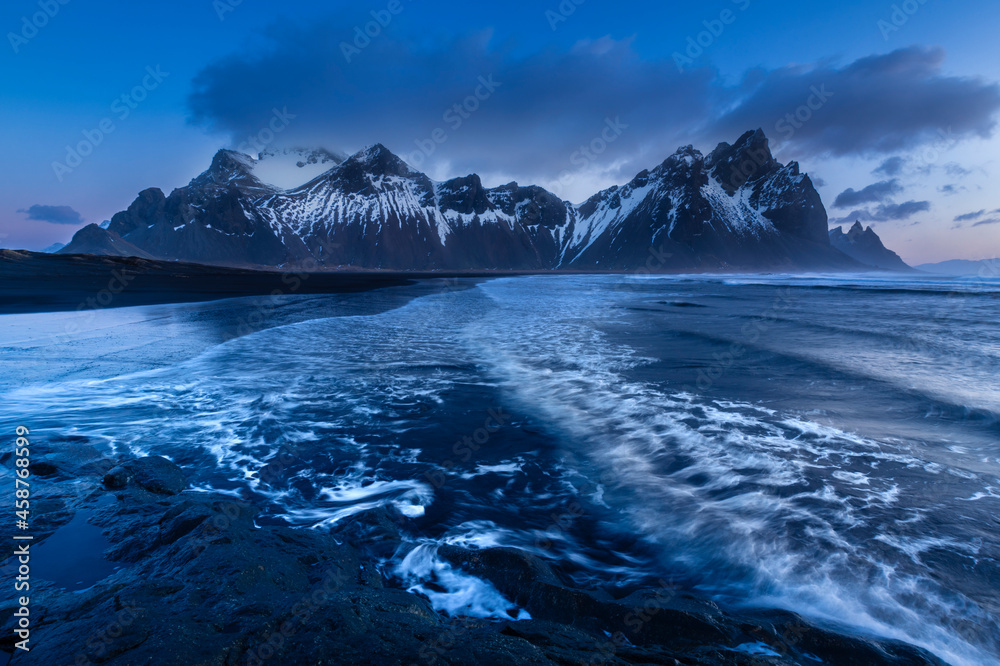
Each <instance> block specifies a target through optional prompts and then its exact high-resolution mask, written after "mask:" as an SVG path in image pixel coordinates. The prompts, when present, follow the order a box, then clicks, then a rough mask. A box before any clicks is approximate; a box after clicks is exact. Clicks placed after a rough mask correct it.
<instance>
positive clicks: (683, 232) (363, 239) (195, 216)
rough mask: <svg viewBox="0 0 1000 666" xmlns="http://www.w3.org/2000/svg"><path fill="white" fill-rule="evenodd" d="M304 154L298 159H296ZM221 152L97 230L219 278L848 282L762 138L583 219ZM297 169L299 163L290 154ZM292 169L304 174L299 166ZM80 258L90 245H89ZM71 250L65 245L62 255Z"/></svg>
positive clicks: (349, 168) (541, 205)
mask: <svg viewBox="0 0 1000 666" xmlns="http://www.w3.org/2000/svg"><path fill="white" fill-rule="evenodd" d="M300 155H301V153H299V154H298V156H300ZM275 157H281V158H282V159H286V161H287V158H288V157H289V156H288V154H287V153H285V154H283V155H272V156H268V155H266V154H262V155H261V159H260V160H255V159H253V158H251V157H249V156H247V155H242V154H240V153H235V152H232V151H225V150H224V151H220V152H219V153H218V154H217V155H216V156H215V158H214V160H213V162H212V165H211V167H210V168H209V169H208V171H206V172H205V173H203V174H201V175H200V176H198V177H197V178H195V179H194V180H192V181H191V183H190V184H189V185H188V186H186V187H183V188H179V189H177V190H175V191H174V192H172V193H171V194H170V196H165V195H164V194H163V193H162V192H161V191H160V190H159V189H155V188H154V189H149V190H145V191H144V192H142V193H140V195H139V198H138V199H136V201H135V202H133V203H132V205H131V206H130V207H129V208H128V210H126V211H124V212H122V213H118V214H117V215H115V216H114V218H113V219H112V220H111V224H110V225H109V227H108V231H109V232H110V233H114V234H117V235H118V236H120V237H121V239H123V240H124V241H126V242H128V243H131V244H132V245H134V246H136V247H138V248H140V249H142V250H143V251H145V252H148V253H149V254H152V255H155V256H157V257H161V258H165V259H179V260H184V261H193V262H201V263H222V264H228V265H263V266H284V265H295V264H299V263H302V262H306V261H310V262H311V261H315V262H318V263H319V264H321V265H323V266H327V267H331V268H333V267H357V268H381V269H394V270H434V269H447V270H464V269H472V270H487V269H501V270H504V269H505V270H545V269H575V270H630V269H639V268H646V269H649V270H654V271H655V270H664V271H666V270H680V269H692V270H701V269H704V270H717V269H721V270H725V269H734V270H735V269H764V268H768V269H770V268H789V269H795V268H825V269H831V268H832V269H836V268H844V269H854V268H858V267H859V264H857V263H856V262H855V261H854V260H852V259H850V258H849V257H847V256H845V255H844V254H842V253H841V252H839V251H837V250H835V249H834V248H832V247H831V245H830V241H829V237H828V236H827V215H826V210H825V209H824V207H823V203H822V201H821V200H820V197H819V194H818V193H817V192H816V190H815V189H814V188H813V186H812V183H811V182H810V180H809V178H808V176H806V175H804V174H800V173H799V167H798V165H797V164H795V163H794V162H793V163H791V164H788V165H782V164H780V163H779V162H777V161H776V160H775V159H774V158H773V157H772V156H771V153H770V150H769V149H768V145H767V139H766V138H765V137H764V134H763V132H761V131H760V130H758V131H756V132H747V133H746V134H744V135H743V136H742V137H740V139H739V140H738V141H737V142H736V143H735V144H734V145H729V144H725V143H723V144H720V145H719V147H717V148H716V149H715V150H714V151H713V152H712V153H711V154H710V155H708V156H707V157H705V156H704V155H702V153H700V152H699V151H697V150H695V149H694V148H693V147H691V146H687V147H684V148H681V149H679V150H678V151H677V152H676V153H675V154H674V155H672V156H670V157H668V158H667V159H666V160H665V161H664V162H663V163H662V164H660V165H659V166H657V167H656V168H654V169H652V170H649V171H643V172H641V173H640V174H638V175H637V176H636V177H635V178H634V179H633V180H632V181H631V182H630V183H628V184H627V185H624V186H622V187H617V186H616V187H612V188H610V189H607V190H605V191H603V192H600V193H598V194H596V195H594V196H593V197H591V198H590V199H589V200H587V201H586V202H584V203H583V204H580V205H573V204H571V203H569V202H567V201H562V200H560V199H559V198H558V197H556V196H555V195H554V194H552V193H550V192H548V191H546V190H544V189H542V188H540V187H536V186H525V187H522V186H520V185H518V184H517V183H509V184H507V185H503V186H500V187H496V188H492V189H488V188H486V187H484V186H483V183H482V181H481V180H480V178H479V176H477V175H475V174H472V175H469V176H465V177H463V178H455V179H452V180H449V181H446V182H435V181H432V180H431V179H430V178H428V177H427V176H426V175H425V174H423V173H421V172H419V171H417V170H415V169H413V168H412V167H410V166H409V165H407V164H406V163H405V162H404V161H403V160H401V159H400V158H399V157H397V156H396V155H394V154H393V153H392V152H390V151H389V150H388V149H387V148H385V147H384V146H382V145H375V146H371V147H369V148H366V149H364V150H362V151H360V152H358V153H357V154H355V155H352V156H350V157H349V158H346V159H344V160H342V161H341V160H340V159H339V158H338V157H336V156H334V155H332V154H330V153H323V154H320V153H316V154H314V157H315V159H313V160H312V161H310V160H309V159H308V158H307V159H303V160H298V161H301V162H302V164H303V165H310V166H314V167H315V166H316V165H323V166H329V165H330V164H333V166H332V168H329V169H327V170H326V171H324V172H323V173H321V174H320V175H318V176H316V177H315V178H313V179H311V180H309V181H308V182H306V183H305V184H304V185H301V186H299V187H293V188H283V187H281V186H280V185H276V184H269V181H268V180H265V179H264V178H262V177H261V173H262V165H264V164H266V162H267V160H268V159H271V158H275ZM293 157H296V158H297V156H296V155H293ZM299 168H301V167H299ZM90 244H91V246H93V239H91V243H90ZM75 251H78V247H75V246H74V243H70V245H69V246H67V247H66V248H64V249H63V250H62V252H63V253H72V252H75Z"/></svg>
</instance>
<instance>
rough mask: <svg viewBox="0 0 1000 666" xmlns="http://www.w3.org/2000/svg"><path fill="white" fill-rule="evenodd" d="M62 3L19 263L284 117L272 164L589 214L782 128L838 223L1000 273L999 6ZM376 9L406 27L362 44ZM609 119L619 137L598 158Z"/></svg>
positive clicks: (12, 7) (26, 94) (38, 116)
mask: <svg viewBox="0 0 1000 666" xmlns="http://www.w3.org/2000/svg"><path fill="white" fill-rule="evenodd" d="M63 2H64V3H65V4H63ZM63 2H60V1H59V0H41V2H39V0H34V1H27V0H9V1H8V2H7V3H5V4H4V6H3V8H2V9H0V27H2V29H3V33H4V36H5V39H4V43H3V44H0V73H2V76H3V104H2V106H0V121H2V122H0V132H2V135H3V146H4V147H5V148H6V159H5V160H3V162H2V163H0V202H2V203H0V245H3V246H6V247H23V248H27V249H41V248H42V247H45V246H47V245H49V244H50V243H52V242H56V241H61V242H65V241H66V240H68V239H69V237H70V236H71V235H72V233H73V232H74V231H75V230H76V229H77V228H78V227H79V226H80V225H81V224H82V223H85V222H100V221H102V220H104V219H107V218H109V217H110V216H111V215H113V214H114V213H115V212H117V211H119V210H122V209H124V208H126V207H127V206H128V205H129V203H131V201H132V200H133V199H134V197H135V195H136V194H137V193H138V192H139V191H140V190H142V189H145V188H146V187H151V186H156V187H160V188H161V189H163V190H165V191H168V192H169V190H170V189H172V188H174V187H179V186H182V185H184V184H185V183H186V182H187V181H188V180H190V179H191V178H192V177H194V176H195V175H197V174H198V173H199V172H200V171H202V170H204V169H205V168H206V167H207V165H208V163H209V162H210V160H211V156H212V154H213V153H214V152H215V151H216V150H217V149H219V148H221V147H233V148H235V147H238V146H240V145H241V144H243V143H244V141H245V138H246V137H247V135H250V134H257V133H258V132H259V131H260V129H261V128H263V127H266V126H267V125H268V124H269V121H270V120H271V118H272V117H273V115H274V112H275V110H276V109H277V110H278V112H279V113H286V114H288V115H290V116H293V117H292V118H291V120H290V121H289V122H288V123H287V128H286V129H284V130H283V131H282V132H281V133H280V134H279V135H278V136H276V137H275V139H274V142H273V145H274V147H292V146H308V147H313V146H324V147H327V148H329V149H332V150H337V151H342V152H352V151H354V150H357V149H359V148H361V147H363V146H364V145H367V144H370V143H374V142H382V143H385V144H386V145H387V146H388V147H389V148H391V149H392V150H394V151H395V152H397V153H398V154H400V155H402V156H404V157H405V158H407V159H409V160H410V161H411V162H414V161H419V162H420V168H421V169H423V170H425V171H426V172H428V173H429V174H430V175H431V176H432V177H435V178H446V177H452V176H458V175H465V174H466V173H469V172H472V171H475V172H478V173H480V174H481V175H482V176H483V178H484V180H485V181H486V182H487V184H489V185H493V184H500V183H502V182H507V181H509V180H518V181H519V182H537V183H539V184H542V185H545V186H547V187H550V188H551V189H553V190H555V191H557V192H558V193H559V194H560V195H561V196H563V197H565V198H567V199H570V200H573V201H578V200H581V199H583V198H585V197H586V196H588V195H589V194H591V193H593V192H594V191H596V190H598V189H600V188H602V187H606V186H608V185H611V184H614V183H622V182H625V181H627V180H629V179H630V178H631V177H632V176H633V175H634V174H635V173H636V172H638V171H639V170H641V169H643V168H647V167H651V166H653V165H655V164H657V163H659V162H660V161H662V160H663V159H664V158H665V157H666V156H667V155H669V154H670V153H672V152H673V151H674V150H675V149H676V148H677V147H678V146H680V145H684V144H694V145H695V146H696V147H698V148H700V149H701V150H703V151H705V152H708V151H710V150H711V149H712V148H713V147H714V146H715V144H716V143H717V142H718V141H722V140H729V141H732V140H734V139H735V138H736V137H737V136H739V134H740V133H742V131H743V130H746V129H751V128H755V127H762V128H763V129H764V130H765V132H766V133H767V134H768V135H769V136H771V137H772V144H773V146H774V147H775V149H776V152H777V154H778V156H779V157H780V158H782V159H783V160H790V159H795V160H798V161H799V162H800V163H801V164H802V167H803V169H804V170H806V171H808V172H809V173H810V174H813V175H815V176H816V178H817V180H818V182H819V184H820V188H819V189H820V192H821V193H822V195H823V198H824V201H825V203H826V204H827V207H828V209H829V212H830V217H831V220H832V221H833V222H834V223H840V222H843V223H846V222H848V221H851V220H853V219H855V218H860V219H862V221H864V222H865V223H866V224H872V225H873V226H875V228H876V230H877V231H878V232H879V234H880V235H882V236H883V238H884V239H885V240H886V242H887V244H889V245H890V246H891V247H893V248H894V249H896V250H897V251H898V252H899V253H900V254H901V255H903V257H904V259H906V260H908V261H910V262H911V263H920V262H923V261H934V260H944V259H950V258H957V257H961V258H970V259H977V258H985V257H987V256H991V257H992V256H996V255H998V254H1000V212H998V211H1000V193H997V192H996V188H995V187H994V184H995V183H996V179H997V176H998V175H1000V174H998V169H1000V164H998V162H997V160H998V158H1000V139H998V137H997V136H996V132H995V123H996V120H997V119H998V112H1000V88H998V86H997V82H998V81H1000V64H998V60H997V58H996V57H995V56H996V48H995V40H996V36H995V31H996V26H998V25H1000V5H998V4H997V3H995V2H987V1H986V0H976V1H966V2H952V3H945V2H942V1H941V0H926V2H923V3H921V2H919V0H909V2H908V3H903V2H899V3H893V2H873V1H859V0H848V1H844V2H839V3H803V2H785V1H783V0H771V1H766V0H719V1H714V2H699V3H687V2H685V3H679V2H661V3H649V2H631V1H627V0H620V1H618V2H614V3H609V2H606V1H602V0H584V1H582V2H580V0H576V1H575V2H574V0H565V1H564V2H562V3H560V2H558V1H557V0H552V1H551V2H524V1H515V2H507V3H504V4H503V5H502V6H499V7H497V6H492V5H487V4H476V3H467V2H462V3H459V2H450V1H449V2H430V1H429V0H395V2H397V3H398V4H394V3H393V0H373V1H371V2H361V3H330V2H308V1H304V2H296V3H266V4H265V3H260V2H254V1H253V0H243V1H242V2H238V3H237V0H214V1H213V0H197V1H192V0H180V1H177V2H171V3H162V2H150V3H121V2H109V1H106V0H90V1H88V2H84V1H83V0H63ZM577 2H579V4H577ZM894 5H895V6H896V7H899V8H900V11H896V12H895V16H894V11H895V10H894ZM45 9H48V13H49V14H51V16H44V19H38V18H36V19H35V20H34V23H35V24H42V25H41V27H37V29H34V28H36V26H35V25H32V20H33V17H36V15H38V13H39V12H44V11H45ZM903 10H909V11H903ZM372 12H375V13H376V17H381V18H382V19H383V22H384V23H386V25H384V26H379V28H378V34H377V36H375V37H374V38H372V39H371V41H370V43H365V42H364V41H358V42H354V36H355V32H356V29H357V28H362V29H363V28H364V27H365V26H366V24H368V23H370V22H371V21H373V20H375V18H373V16H372ZM26 19H27V21H28V23H27V24H26V23H25V20H26ZM894 20H895V22H893V21H894ZM880 21H881V22H882V23H881V24H880ZM26 26H29V27H26ZM372 31H373V32H374V30H372ZM689 40H691V41H689ZM698 40H700V41H701V43H702V45H701V46H698V47H691V43H692V41H694V42H697V41H698ZM352 42H354V43H353V49H351V48H348V49H347V50H346V51H345V49H344V44H345V43H346V44H352ZM359 47H361V48H359ZM689 47H690V48H691V50H688V49H689ZM678 54H679V56H680V57H678ZM481 81H487V82H492V83H491V85H489V86H487V87H482V83H481ZM477 91H478V92H479V93H480V96H481V98H482V99H480V101H479V104H478V106H479V108H477V109H476V110H475V112H473V113H468V114H463V115H462V116H459V117H456V115H455V114H454V113H453V114H451V115H450V116H448V115H447V114H448V110H449V108H450V107H451V105H452V104H453V103H455V102H459V101H462V100H464V99H465V98H467V97H468V96H469V95H475V94H476V92H477ZM815 93H819V96H815ZM122 95H125V96H126V97H125V98H124V100H123V98H122ZM810 104H812V105H813V106H814V107H816V108H815V109H811V110H810V109H808V105H810ZM803 107H805V108H806V111H803V110H802V109H803ZM788 113H792V114H795V113H800V117H803V118H804V117H808V119H807V121H806V122H801V123H797V124H798V126H795V127H793V126H792V125H790V124H789V122H788V120H785V123H784V124H782V119H784V118H785V116H786V114H788ZM465 115H468V117H465ZM609 121H610V122H617V123H618V125H619V126H625V128H624V129H623V130H622V131H621V133H620V137H617V138H616V141H614V142H612V143H609V144H608V146H607V148H606V150H604V151H603V152H602V153H600V154H597V155H586V156H583V157H581V154H580V152H579V151H578V148H579V147H580V146H581V145H586V144H589V143H590V142H591V141H592V140H593V139H594V138H595V137H597V136H599V135H600V134H601V132H602V130H603V128H604V127H605V126H606V123H608V122H609ZM793 121H794V115H793ZM796 122H797V121H796ZM102 129H103V130H107V129H111V130H112V131H111V132H110V133H109V132H106V131H102ZM439 129H440V130H442V131H443V134H441V133H439V134H437V137H438V138H439V139H440V138H441V137H442V136H444V137H445V141H444V142H443V143H438V142H436V141H434V136H435V134H434V132H435V130H439ZM85 133H86V134H85ZM98 137H100V140H99V142H98V141H97V139H98ZM81 141H89V142H91V143H95V144H97V145H95V147H94V148H93V151H92V153H91V154H89V155H86V156H81V158H80V159H79V163H78V164H75V165H73V160H72V159H68V156H67V150H66V147H67V146H75V145H77V144H78V143H79V142H81ZM430 148H433V151H432V152H431V150H430ZM54 163H59V164H61V165H62V166H54ZM835 203H836V204H837V205H836V206H835V205H834V204H835Z"/></svg>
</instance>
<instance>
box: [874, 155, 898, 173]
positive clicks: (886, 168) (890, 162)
mask: <svg viewBox="0 0 1000 666" xmlns="http://www.w3.org/2000/svg"><path fill="white" fill-rule="evenodd" d="M905 164H906V160H905V159H904V158H902V157H899V156H896V157H890V158H889V159H887V160H885V161H884V162H882V164H880V165H878V167H876V168H875V170H874V171H872V173H873V174H875V175H876V176H888V177H889V178H894V177H896V176H898V175H899V174H900V173H901V172H902V171H903V166H904V165H905Z"/></svg>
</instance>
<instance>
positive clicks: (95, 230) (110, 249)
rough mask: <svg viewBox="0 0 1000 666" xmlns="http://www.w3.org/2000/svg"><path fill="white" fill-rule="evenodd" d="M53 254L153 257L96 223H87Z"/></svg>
mask: <svg viewBox="0 0 1000 666" xmlns="http://www.w3.org/2000/svg"><path fill="white" fill-rule="evenodd" d="M54 254H93V255H99V256H104V257H140V258H142V259H153V258H154V257H153V255H151V254H150V253H148V252H146V251H145V250H142V249H140V248H138V247H136V246H135V245H133V244H132V243H130V242H129V241H127V240H125V239H123V238H122V237H121V236H120V235H118V234H117V233H115V232H113V231H107V230H106V229H102V228H101V227H99V226H98V225H96V224H88V225H87V226H85V227H84V228H83V229H80V230H79V231H78V232H76V234H75V235H74V236H73V240H72V241H70V243H69V244H68V245H64V246H62V247H61V248H59V249H58V250H56V251H55V252H54Z"/></svg>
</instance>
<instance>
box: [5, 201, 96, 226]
mask: <svg viewBox="0 0 1000 666" xmlns="http://www.w3.org/2000/svg"><path fill="white" fill-rule="evenodd" d="M17 212H18V213H24V214H25V215H27V216H28V219H29V220H38V221H39V222H51V223H52V224H75V225H81V224H83V223H84V220H83V217H82V216H81V215H80V214H79V213H78V212H76V211H75V210H73V209H72V208H71V207H69V206H42V205H39V204H35V205H34V206H32V207H31V208H28V209H24V208H22V209H20V210H18V211H17Z"/></svg>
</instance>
